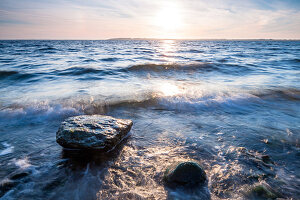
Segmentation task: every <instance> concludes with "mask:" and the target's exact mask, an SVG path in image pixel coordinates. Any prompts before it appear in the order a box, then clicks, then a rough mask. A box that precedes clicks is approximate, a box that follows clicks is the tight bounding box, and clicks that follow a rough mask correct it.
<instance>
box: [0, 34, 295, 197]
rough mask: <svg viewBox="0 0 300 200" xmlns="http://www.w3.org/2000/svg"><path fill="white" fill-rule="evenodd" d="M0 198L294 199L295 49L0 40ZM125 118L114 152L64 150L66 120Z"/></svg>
mask: <svg viewBox="0 0 300 200" xmlns="http://www.w3.org/2000/svg"><path fill="white" fill-rule="evenodd" d="M0 94H1V95H0V189H1V190H0V199H5V200H6V199H72V200H73V199H200V198H201V197H202V196H201V191H200V190H199V191H198V190H197V189H195V190H183V189H180V188H179V189H170V188H167V187H165V186H164V184H163V181H162V175H163V172H164V170H165V169H166V167H168V166H169V165H171V164H172V163H174V162H178V161H186V160H194V161H198V162H199V163H201V165H202V166H203V168H204V169H205V171H206V174H207V176H208V180H209V182H208V189H209V191H210V194H211V199H259V198H261V199H263V198H264V197H263V196H259V194H256V193H255V192H253V190H252V188H253V187H255V186H257V185H264V186H265V187H267V188H269V190H271V191H272V192H273V193H275V194H276V195H277V196H278V197H281V198H283V199H300V152H299V148H300V144H299V138H300V41H260V40H257V41H196V40H195V41H187V40H182V41H181V40H103V41H36V40H34V41H0ZM81 114H105V115H111V116H114V117H117V118H129V119H132V120H133V122H134V125H133V127H132V130H131V132H130V135H129V137H128V138H127V139H126V140H124V141H123V142H122V143H121V144H120V145H119V146H118V147H117V148H116V149H115V150H114V151H112V152H110V153H108V154H106V155H103V154H101V155H100V154H99V155H90V154H84V153H79V152H77V151H65V150H63V149H62V148H61V147H60V146H59V145H58V144H57V143H56V141H55V136H56V131H57V129H58V126H59V125H60V123H61V122H62V121H63V120H64V119H65V118H67V117H69V116H74V115H81Z"/></svg>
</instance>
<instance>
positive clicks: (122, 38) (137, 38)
mask: <svg viewBox="0 0 300 200" xmlns="http://www.w3.org/2000/svg"><path fill="white" fill-rule="evenodd" d="M3 40H53V41H55V40H57V41H59V40H86V41H92V40H94V41H97V40H98V41H100V40H292V41H297V40H300V38H298V39H285V38H198V39H193V38H147V37H146V38H143V37H141V38H139V37H136V38H135V37H134V38H130V37H128V38H127V37H120V38H107V39H75V38H74V39H46V38H44V39H32V38H31V39H25V38H22V39H21V38H7V39H4V38H0V41H3Z"/></svg>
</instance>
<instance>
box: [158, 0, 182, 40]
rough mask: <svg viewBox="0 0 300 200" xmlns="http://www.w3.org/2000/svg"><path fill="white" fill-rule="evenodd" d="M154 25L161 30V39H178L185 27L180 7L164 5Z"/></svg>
mask: <svg viewBox="0 0 300 200" xmlns="http://www.w3.org/2000/svg"><path fill="white" fill-rule="evenodd" d="M153 23H154V25H155V26H157V27H158V28H159V31H160V37H164V38H169V39H172V38H176V37H177V36H178V31H179V30H180V29H181V28H182V26H183V19H182V14H181V10H180V6H179V5H178V4H176V3H168V4H164V5H163V7H162V8H161V9H160V10H159V11H158V12H157V14H156V15H155V18H154V20H153Z"/></svg>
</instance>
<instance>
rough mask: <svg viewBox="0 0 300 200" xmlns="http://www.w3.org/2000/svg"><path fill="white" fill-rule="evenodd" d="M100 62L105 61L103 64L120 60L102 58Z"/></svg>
mask: <svg viewBox="0 0 300 200" xmlns="http://www.w3.org/2000/svg"><path fill="white" fill-rule="evenodd" d="M100 60H101V61H103V62H116V61H118V60H119V59H118V58H102V59H100Z"/></svg>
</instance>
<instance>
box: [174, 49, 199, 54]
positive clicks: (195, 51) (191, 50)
mask: <svg viewBox="0 0 300 200" xmlns="http://www.w3.org/2000/svg"><path fill="white" fill-rule="evenodd" d="M178 53H204V51H203V50H197V49H189V50H180V51H178Z"/></svg>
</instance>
